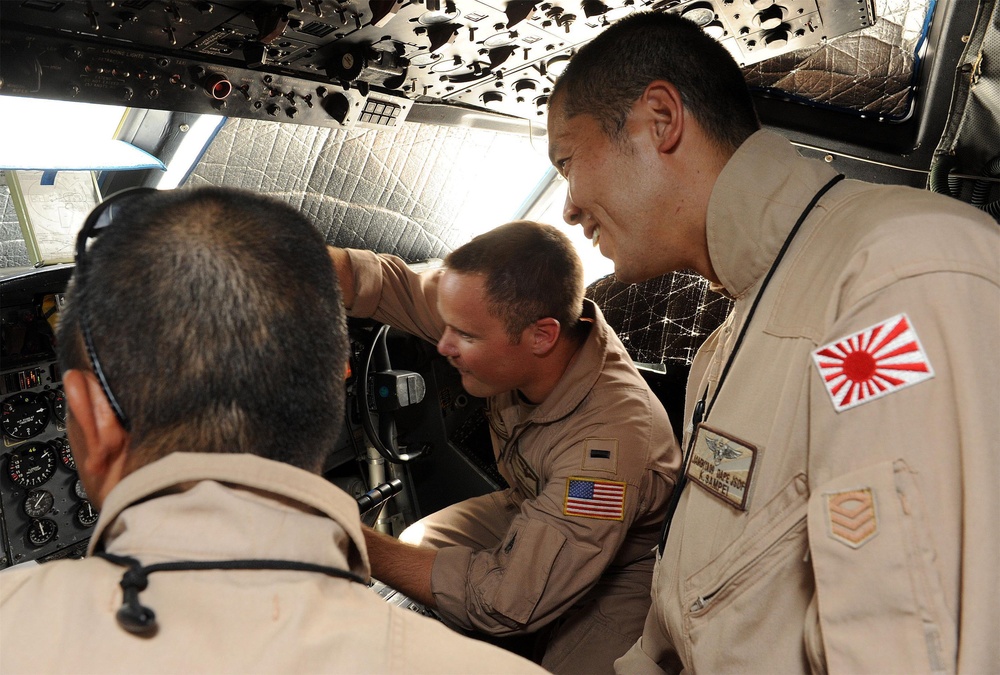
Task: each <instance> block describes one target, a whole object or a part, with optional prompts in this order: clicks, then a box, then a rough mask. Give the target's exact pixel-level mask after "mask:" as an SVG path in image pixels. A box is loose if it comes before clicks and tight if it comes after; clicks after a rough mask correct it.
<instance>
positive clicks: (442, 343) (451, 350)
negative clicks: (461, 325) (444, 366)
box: [437, 329, 458, 358]
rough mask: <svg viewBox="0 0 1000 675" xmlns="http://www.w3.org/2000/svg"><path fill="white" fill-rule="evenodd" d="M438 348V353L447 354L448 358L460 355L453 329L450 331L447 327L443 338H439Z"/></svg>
mask: <svg viewBox="0 0 1000 675" xmlns="http://www.w3.org/2000/svg"><path fill="white" fill-rule="evenodd" d="M437 350H438V354H440V355H441V356H445V357H448V358H453V357H455V356H458V350H457V349H455V342H454V340H453V339H452V336H451V331H449V330H448V329H445V331H444V335H442V336H441V339H440V340H438V343H437Z"/></svg>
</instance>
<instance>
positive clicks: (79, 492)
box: [73, 478, 87, 500]
mask: <svg viewBox="0 0 1000 675" xmlns="http://www.w3.org/2000/svg"><path fill="white" fill-rule="evenodd" d="M73 494H75V495H76V496H77V497H79V498H80V499H84V500H85V499H87V491H86V490H84V489H83V481H82V480H80V479H79V478H77V479H76V482H75V483H73Z"/></svg>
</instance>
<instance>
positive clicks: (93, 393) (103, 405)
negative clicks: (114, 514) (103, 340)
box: [63, 369, 129, 504]
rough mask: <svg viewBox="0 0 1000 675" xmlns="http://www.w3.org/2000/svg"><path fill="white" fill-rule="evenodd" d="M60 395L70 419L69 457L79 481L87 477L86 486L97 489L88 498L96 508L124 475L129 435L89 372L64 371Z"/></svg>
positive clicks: (95, 379)
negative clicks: (71, 459) (63, 392)
mask: <svg viewBox="0 0 1000 675" xmlns="http://www.w3.org/2000/svg"><path fill="white" fill-rule="evenodd" d="M63 391H65V392H66V403H67V404H68V405H69V410H70V414H71V415H72V416H73V422H72V423H73V427H74V429H73V431H75V433H74V434H73V435H74V436H76V438H71V439H70V443H71V447H72V450H73V457H74V458H75V459H76V462H77V469H78V470H79V472H80V475H81V477H89V481H86V482H87V483H89V485H90V486H97V487H98V494H92V495H91V497H93V498H94V499H92V501H94V502H95V504H98V503H100V502H103V498H104V496H105V495H107V493H108V492H110V490H111V488H112V487H114V486H115V485H116V484H117V483H118V481H120V480H121V479H122V478H123V477H124V475H125V464H126V460H127V458H128V441H129V435H128V432H127V431H125V428H124V427H123V426H122V424H121V422H119V421H118V418H117V417H116V416H115V412H114V410H112V408H111V404H110V403H108V399H107V397H106V396H105V395H104V390H103V389H101V384H100V382H98V380H97V378H96V377H95V376H94V374H93V373H91V372H90V371H87V370H75V369H74V370H67V371H66V372H65V373H63ZM74 441H76V443H75V445H74V443H73V442H74ZM88 492H89V489H88Z"/></svg>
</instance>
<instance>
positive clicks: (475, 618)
mask: <svg viewBox="0 0 1000 675" xmlns="http://www.w3.org/2000/svg"><path fill="white" fill-rule="evenodd" d="M330 255H331V258H332V259H333V261H334V266H335V268H336V269H337V273H338V276H339V278H340V281H341V285H342V288H343V290H344V301H345V304H346V305H347V307H348V311H349V314H352V315H354V316H366V317H367V316H374V318H376V319H378V320H379V321H382V322H384V323H388V324H389V325H392V326H395V327H397V328H401V329H403V330H406V331H408V332H410V333H413V334H415V335H417V336H420V337H423V338H424V339H426V340H428V341H431V342H436V343H437V345H438V351H439V352H441V354H443V355H444V356H446V357H448V360H449V362H450V363H451V364H452V365H453V366H454V367H455V368H457V369H458V370H459V372H460V373H461V376H462V385H463V386H464V387H465V389H466V390H467V391H468V392H469V393H470V394H472V395H474V396H480V397H485V398H487V399H488V412H487V415H488V418H489V422H490V435H491V438H492V442H493V450H494V453H495V456H496V458H497V465H498V468H499V470H500V473H501V474H502V475H503V477H504V478H505V479H506V480H507V482H508V483H509V484H510V487H509V488H508V489H505V490H502V491H499V492H494V493H491V494H488V495H484V496H482V497H476V498H473V499H468V500H466V501H463V502H460V503H458V504H455V505H453V506H451V507H448V508H446V509H443V510H441V511H438V512H437V513H434V514H431V515H430V516H428V517H426V518H424V519H422V520H421V521H419V522H418V523H417V524H415V525H414V526H412V527H410V528H409V529H408V530H406V531H405V532H403V534H402V536H401V537H400V539H402V540H403V541H400V540H396V539H393V538H392V537H389V536H388V535H384V534H381V533H378V532H375V531H374V530H366V532H365V535H366V543H367V544H368V552H369V556H370V559H371V562H372V576H374V577H375V578H376V579H379V580H381V581H383V582H385V583H387V584H389V585H390V586H392V587H394V588H396V589H398V590H400V591H402V592H403V593H406V594H407V595H409V596H411V597H412V598H414V599H416V600H418V601H419V602H422V603H424V604H426V605H428V606H430V607H433V608H435V609H436V610H437V612H438V613H439V614H441V615H442V616H443V617H444V618H445V619H446V621H448V622H449V623H451V624H452V625H454V626H457V627H459V628H461V629H465V630H471V631H478V632H481V633H486V634H488V635H493V636H508V635H520V634H525V633H534V632H536V631H541V630H544V633H543V634H542V637H543V639H542V641H541V643H540V649H541V650H543V651H544V654H543V655H542V656H541V664H542V665H543V666H544V667H545V668H546V669H547V670H549V671H552V672H556V673H602V672H611V670H612V667H613V662H614V660H615V659H616V658H617V657H619V656H621V655H622V654H624V653H625V651H626V650H627V649H628V648H629V647H630V646H631V645H632V643H634V642H635V640H636V639H637V638H638V636H639V635H640V634H641V633H642V625H643V620H644V619H645V616H646V613H647V610H648V608H649V603H650V598H649V585H650V581H651V578H652V570H653V549H654V548H655V546H656V541H657V538H658V536H659V530H660V523H662V520H663V512H664V509H665V508H666V504H667V501H668V500H669V497H670V495H671V493H672V490H673V486H674V478H675V476H676V472H677V469H678V467H679V466H680V451H679V448H678V447H677V442H676V440H675V438H674V435H673V433H672V431H671V427H670V422H669V419H668V418H667V414H666V412H665V411H664V409H663V406H662V405H661V404H660V402H659V401H658V400H657V399H656V397H655V396H654V395H653V393H652V392H651V391H650V389H649V387H648V386H647V385H646V383H645V381H644V380H643V378H642V376H641V375H640V374H639V372H638V371H637V370H636V368H635V365H634V364H633V363H632V360H631V359H630V358H629V356H628V353H627V352H626V351H625V348H624V346H623V345H622V343H621V341H620V340H619V339H618V337H617V336H616V335H615V334H614V331H612V330H611V328H610V327H609V326H608V325H607V323H606V322H605V321H604V317H603V316H602V314H601V311H600V310H599V309H598V308H597V306H596V305H594V304H593V303H592V302H590V301H587V300H584V297H583V271H582V266H581V263H580V260H579V258H578V257H577V255H576V252H575V251H574V249H573V246H572V244H571V243H570V242H569V240H568V238H567V237H566V235H564V234H562V233H561V232H560V231H559V230H557V229H556V228H554V227H551V226H547V225H539V224H537V223H530V222H523V221H522V222H515V223H508V224H507V225H503V226H501V227H499V228H497V229H495V230H492V231H490V232H487V233H486V234H483V235H481V236H479V237H476V238H475V239H473V240H472V241H471V242H469V243H468V244H466V245H464V246H462V247H460V248H458V249H456V250H455V251H453V252H452V253H451V254H449V255H448V257H447V258H446V259H445V267H444V269H443V270H435V271H432V272H429V273H424V274H420V275H418V274H415V273H413V272H412V271H410V270H409V269H408V268H407V266H406V265H405V264H404V263H403V262H402V261H401V260H400V259H398V258H396V257H393V256H387V255H376V254H374V253H372V252H370V251H354V250H345V249H331V252H330ZM404 542H406V543H404ZM412 544H419V546H416V545H412Z"/></svg>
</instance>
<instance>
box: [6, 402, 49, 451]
mask: <svg viewBox="0 0 1000 675" xmlns="http://www.w3.org/2000/svg"><path fill="white" fill-rule="evenodd" d="M0 407H2V409H3V410H2V415H3V417H2V422H0V425H2V426H3V431H4V433H5V434H7V435H8V436H10V437H11V438H17V439H24V438H31V437H32V436H37V435H38V434H40V433H42V432H43V431H45V426H46V425H47V424H48V423H49V406H48V405H47V404H46V402H45V400H44V399H43V398H42V397H41V396H39V395H38V394H33V393H31V392H22V393H20V394H14V395H13V396H8V397H7V398H6V399H4V401H3V403H2V404H0Z"/></svg>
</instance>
